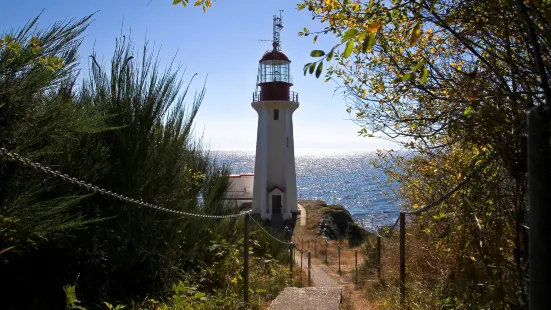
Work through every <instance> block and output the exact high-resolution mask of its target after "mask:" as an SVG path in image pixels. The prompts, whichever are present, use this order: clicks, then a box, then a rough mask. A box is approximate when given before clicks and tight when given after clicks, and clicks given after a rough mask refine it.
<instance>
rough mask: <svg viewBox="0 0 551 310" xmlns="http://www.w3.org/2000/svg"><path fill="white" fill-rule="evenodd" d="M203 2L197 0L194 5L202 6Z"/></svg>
mask: <svg viewBox="0 0 551 310" xmlns="http://www.w3.org/2000/svg"><path fill="white" fill-rule="evenodd" d="M202 3H203V0H197V1H195V3H194V4H193V6H200V5H201V4H202Z"/></svg>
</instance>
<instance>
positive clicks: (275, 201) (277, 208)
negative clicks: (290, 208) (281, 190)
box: [272, 195, 281, 214]
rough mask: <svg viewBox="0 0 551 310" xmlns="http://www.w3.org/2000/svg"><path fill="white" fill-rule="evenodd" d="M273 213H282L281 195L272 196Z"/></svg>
mask: <svg viewBox="0 0 551 310" xmlns="http://www.w3.org/2000/svg"><path fill="white" fill-rule="evenodd" d="M272 214H281V195H273V196H272Z"/></svg>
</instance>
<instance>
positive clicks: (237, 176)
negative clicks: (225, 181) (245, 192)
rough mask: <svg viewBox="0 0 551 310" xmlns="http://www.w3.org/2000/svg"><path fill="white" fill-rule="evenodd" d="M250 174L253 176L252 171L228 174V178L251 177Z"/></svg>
mask: <svg viewBox="0 0 551 310" xmlns="http://www.w3.org/2000/svg"><path fill="white" fill-rule="evenodd" d="M252 176H254V173H240V174H230V178H240V177H252Z"/></svg>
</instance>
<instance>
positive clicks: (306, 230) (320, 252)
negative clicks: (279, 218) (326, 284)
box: [293, 200, 376, 309]
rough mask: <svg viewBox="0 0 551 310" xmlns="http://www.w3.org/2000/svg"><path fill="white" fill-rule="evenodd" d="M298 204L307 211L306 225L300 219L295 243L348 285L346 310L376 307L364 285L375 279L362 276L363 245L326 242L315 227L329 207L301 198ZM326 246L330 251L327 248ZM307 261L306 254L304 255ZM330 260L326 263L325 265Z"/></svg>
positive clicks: (330, 273) (337, 279) (294, 238)
mask: <svg viewBox="0 0 551 310" xmlns="http://www.w3.org/2000/svg"><path fill="white" fill-rule="evenodd" d="M299 204H300V205H302V206H303V207H304V209H305V210H306V226H300V224H299V223H300V222H299V221H297V225H296V227H295V231H294V235H293V242H294V243H295V244H297V245H298V247H299V248H302V249H304V250H310V251H311V252H312V264H314V265H317V266H319V267H320V268H321V269H323V270H324V271H325V272H326V273H327V274H328V275H330V276H331V277H333V278H334V279H335V280H336V281H337V282H338V283H339V284H340V285H341V286H343V287H344V288H345V302H344V303H343V305H342V307H341V308H343V309H376V307H375V306H374V305H372V304H371V303H370V302H369V300H368V297H367V296H366V294H364V293H365V289H364V287H365V286H366V284H367V285H368V286H369V282H373V281H376V280H375V279H373V278H372V277H365V276H361V275H360V273H361V267H362V264H363V260H364V255H363V253H362V250H361V248H360V247H349V246H348V241H346V240H344V241H331V240H329V241H327V240H326V239H325V238H323V237H322V236H321V235H320V234H319V233H318V231H317V230H316V228H317V226H318V222H319V219H320V217H321V215H322V214H323V211H324V210H323V209H324V208H325V207H326V205H325V203H324V202H323V201H321V200H301V201H299ZM326 246H327V251H326ZM339 247H340V248H341V249H340V273H339V249H338V248H339ZM356 251H357V266H358V284H355V283H354V282H355V276H356V272H355V270H356ZM304 256H305V258H304V263H306V255H304ZM326 260H327V264H326Z"/></svg>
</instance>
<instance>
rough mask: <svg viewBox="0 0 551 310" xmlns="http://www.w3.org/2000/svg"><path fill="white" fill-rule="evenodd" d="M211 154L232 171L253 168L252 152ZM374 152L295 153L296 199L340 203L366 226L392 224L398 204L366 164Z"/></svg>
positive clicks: (378, 173) (376, 172)
mask: <svg viewBox="0 0 551 310" xmlns="http://www.w3.org/2000/svg"><path fill="white" fill-rule="evenodd" d="M213 155H215V157H216V158H217V159H218V160H219V161H220V162H224V163H227V164H229V165H230V169H231V172H232V173H235V174H239V173H246V172H254V153H252V152H245V151H217V152H214V153H213ZM373 156H375V154H374V153H330V154H309V155H307V154H305V155H295V164H296V173H297V190H298V199H299V200H315V199H319V200H323V201H325V202H326V203H327V204H339V205H342V206H344V207H345V208H346V209H348V211H349V212H350V213H351V214H352V217H353V218H354V221H355V222H356V223H358V224H359V225H361V226H363V227H364V228H366V229H368V230H373V229H374V228H376V227H380V226H382V225H388V224H393V223H394V221H395V220H396V217H397V216H398V213H399V206H398V203H397V202H395V200H394V199H393V198H392V197H390V196H388V195H391V194H392V188H391V187H392V185H385V184H384V181H385V175H384V172H383V171H382V170H380V169H376V168H374V167H373V166H371V165H370V164H369V160H370V158H372V157H373ZM381 183H382V184H381ZM384 192H388V195H385V194H384Z"/></svg>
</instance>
